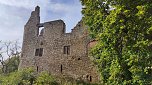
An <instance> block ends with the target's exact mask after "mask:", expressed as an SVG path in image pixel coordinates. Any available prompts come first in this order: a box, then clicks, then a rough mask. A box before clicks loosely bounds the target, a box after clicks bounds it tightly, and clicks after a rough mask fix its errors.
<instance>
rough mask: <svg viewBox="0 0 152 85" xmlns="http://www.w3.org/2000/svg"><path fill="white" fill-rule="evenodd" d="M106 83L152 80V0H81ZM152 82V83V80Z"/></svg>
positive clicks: (143, 84)
mask: <svg viewBox="0 0 152 85" xmlns="http://www.w3.org/2000/svg"><path fill="white" fill-rule="evenodd" d="M81 3H82V5H83V10H82V13H83V15H84V17H83V20H84V22H85V23H86V25H87V26H88V27H89V32H90V35H91V37H92V38H94V39H96V40H97V41H98V44H97V46H96V47H95V48H93V49H92V52H91V53H92V55H93V57H94V60H95V62H96V63H97V65H98V68H99V71H100V74H101V81H102V84H103V85H122V84H124V85H126V84H127V85H128V84H129V85H139V84H140V85H148V84H150V82H151V81H152V75H151V74H150V70H151V69H149V67H152V48H151V47H152V45H151V44H152V42H151V41H152V38H151V37H152V36H151V34H152V0H81ZM151 84H152V83H151Z"/></svg>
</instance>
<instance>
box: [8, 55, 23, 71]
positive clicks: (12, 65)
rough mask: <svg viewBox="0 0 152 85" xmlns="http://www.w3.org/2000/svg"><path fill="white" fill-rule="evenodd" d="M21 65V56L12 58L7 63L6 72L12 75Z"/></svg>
mask: <svg viewBox="0 0 152 85" xmlns="http://www.w3.org/2000/svg"><path fill="white" fill-rule="evenodd" d="M19 63H20V61H19V56H15V57H11V58H10V59H9V60H8V61H6V72H7V73H11V72H14V71H16V70H18V66H19Z"/></svg>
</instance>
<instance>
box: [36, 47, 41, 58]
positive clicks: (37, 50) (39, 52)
mask: <svg viewBox="0 0 152 85" xmlns="http://www.w3.org/2000/svg"><path fill="white" fill-rule="evenodd" d="M42 55H43V48H39V49H36V50H35V56H42Z"/></svg>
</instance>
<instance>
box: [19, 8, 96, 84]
mask: <svg viewBox="0 0 152 85" xmlns="http://www.w3.org/2000/svg"><path fill="white" fill-rule="evenodd" d="M39 10H40V8H39V7H36V8H35V11H33V12H32V13H31V17H30V19H29V21H28V22H27V23H26V25H25V28H24V38H23V46H22V56H21V58H20V60H21V62H20V65H19V69H22V68H26V67H33V68H35V70H36V71H37V72H41V71H48V72H50V73H51V74H52V75H55V76H61V75H62V76H67V77H72V78H74V79H83V80H84V81H90V82H98V81H99V74H98V73H97V70H96V67H95V65H94V64H93V63H92V62H91V60H90V58H89V57H88V43H89V41H90V40H89V38H88V35H87V31H86V27H85V26H84V25H83V22H82V21H80V22H79V23H78V24H77V25H76V26H75V27H74V29H72V32H71V33H65V23H64V22H63V21H62V20H55V21H50V22H45V23H40V17H39ZM40 28H43V29H42V30H41V33H39V31H40Z"/></svg>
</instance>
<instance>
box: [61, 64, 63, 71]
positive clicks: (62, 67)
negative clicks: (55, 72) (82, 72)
mask: <svg viewBox="0 0 152 85" xmlns="http://www.w3.org/2000/svg"><path fill="white" fill-rule="evenodd" d="M62 70H63V67H62V65H61V73H62Z"/></svg>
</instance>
